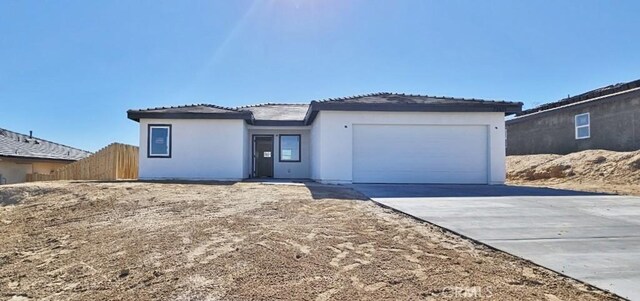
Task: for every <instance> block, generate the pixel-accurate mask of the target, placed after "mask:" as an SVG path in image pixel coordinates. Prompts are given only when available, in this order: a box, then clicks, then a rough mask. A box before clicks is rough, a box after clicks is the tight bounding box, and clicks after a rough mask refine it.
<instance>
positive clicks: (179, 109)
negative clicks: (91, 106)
mask: <svg viewBox="0 0 640 301" xmlns="http://www.w3.org/2000/svg"><path fill="white" fill-rule="evenodd" d="M129 112H153V113H205V114H206V113H234V112H239V110H238V109H235V108H228V107H222V106H216V105H212V104H191V105H184V106H174V107H157V108H148V109H141V110H129Z"/></svg>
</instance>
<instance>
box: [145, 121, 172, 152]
mask: <svg viewBox="0 0 640 301" xmlns="http://www.w3.org/2000/svg"><path fill="white" fill-rule="evenodd" d="M147 137H148V140H149V141H148V142H149V143H148V145H147V146H148V149H147V157H149V158H171V125H166V124H150V125H149V131H148V133H147Z"/></svg>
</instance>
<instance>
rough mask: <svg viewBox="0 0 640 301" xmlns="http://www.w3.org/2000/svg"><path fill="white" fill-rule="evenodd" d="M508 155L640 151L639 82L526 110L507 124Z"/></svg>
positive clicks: (614, 86) (612, 86)
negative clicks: (604, 150) (599, 150)
mask: <svg viewBox="0 0 640 301" xmlns="http://www.w3.org/2000/svg"><path fill="white" fill-rule="evenodd" d="M506 126H507V154H508V155H528V154H568V153H572V152H577V151H582V150H587V149H606V150H613V151H634V150H638V149H640V80H636V81H632V82H628V83H623V84H615V85H611V86H607V87H604V88H600V89H596V90H592V91H589V92H586V93H582V94H580V95H576V96H573V97H568V98H565V99H562V100H560V101H556V102H552V103H548V104H545V105H542V106H539V107H536V108H533V109H529V110H524V111H522V112H520V113H517V114H516V117H515V118H513V119H510V120H507V122H506Z"/></svg>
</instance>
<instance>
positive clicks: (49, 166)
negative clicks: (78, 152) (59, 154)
mask: <svg viewBox="0 0 640 301" xmlns="http://www.w3.org/2000/svg"><path fill="white" fill-rule="evenodd" d="M67 164H69V163H56V162H33V163H32V165H33V173H39V174H45V175H48V174H50V173H51V172H52V171H54V170H56V169H58V168H60V167H63V166H65V165H67Z"/></svg>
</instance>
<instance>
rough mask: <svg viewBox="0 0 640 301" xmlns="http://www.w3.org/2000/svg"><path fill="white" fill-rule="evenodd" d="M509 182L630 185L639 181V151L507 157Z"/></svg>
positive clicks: (604, 151) (589, 151) (591, 151)
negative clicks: (547, 181) (537, 181)
mask: <svg viewBox="0 0 640 301" xmlns="http://www.w3.org/2000/svg"><path fill="white" fill-rule="evenodd" d="M507 179H508V180H509V181H535V180H547V179H567V180H571V181H590V182H607V183H616V184H633V183H638V181H640V151H634V152H614V151H607V150H586V151H581V152H577V153H571V154H568V155H564V156H562V155H551V154H544V155H524V156H509V157H507Z"/></svg>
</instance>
